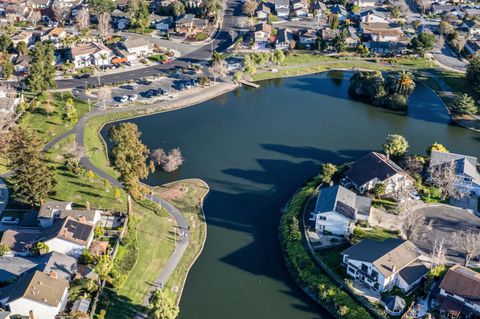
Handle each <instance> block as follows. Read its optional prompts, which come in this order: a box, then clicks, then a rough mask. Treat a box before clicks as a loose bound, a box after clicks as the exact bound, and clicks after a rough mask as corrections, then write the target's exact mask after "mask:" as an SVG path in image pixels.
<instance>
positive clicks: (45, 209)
mask: <svg viewBox="0 0 480 319" xmlns="http://www.w3.org/2000/svg"><path fill="white" fill-rule="evenodd" d="M71 205H72V203H71V202H60V201H53V200H52V201H48V202H46V203H45V204H43V205H42V206H40V210H39V211H38V217H39V218H52V214H53V213H54V211H58V210H65V209H67V208H69V207H70V206H71Z"/></svg>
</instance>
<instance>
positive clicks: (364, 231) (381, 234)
mask: <svg viewBox="0 0 480 319" xmlns="http://www.w3.org/2000/svg"><path fill="white" fill-rule="evenodd" d="M397 237H398V233H397V232H396V231H394V230H390V229H385V228H380V227H377V228H359V227H355V229H354V230H353V241H354V242H358V241H360V240H363V239H371V240H384V239H389V238H397Z"/></svg>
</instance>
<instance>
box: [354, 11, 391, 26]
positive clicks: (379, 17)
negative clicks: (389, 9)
mask: <svg viewBox="0 0 480 319" xmlns="http://www.w3.org/2000/svg"><path fill="white" fill-rule="evenodd" d="M386 15H387V13H386V12H384V11H379V10H373V9H370V10H366V11H363V12H361V13H360V22H363V23H389V22H390V21H389V20H388V19H387V17H386Z"/></svg>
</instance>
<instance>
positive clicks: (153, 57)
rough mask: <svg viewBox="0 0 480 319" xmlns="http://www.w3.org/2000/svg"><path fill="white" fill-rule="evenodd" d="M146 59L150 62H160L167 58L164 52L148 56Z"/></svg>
mask: <svg viewBox="0 0 480 319" xmlns="http://www.w3.org/2000/svg"><path fill="white" fill-rule="evenodd" d="M148 59H149V60H150V61H152V62H162V61H163V60H167V59H168V58H167V57H166V55H164V54H155V55H151V56H149V57H148Z"/></svg>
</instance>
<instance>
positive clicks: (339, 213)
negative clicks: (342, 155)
mask: <svg viewBox="0 0 480 319" xmlns="http://www.w3.org/2000/svg"><path fill="white" fill-rule="evenodd" d="M371 206H372V200H371V199H370V198H368V197H364V196H360V195H357V194H355V193H354V192H352V191H350V190H348V189H346V188H345V187H343V186H340V185H337V186H331V187H326V188H323V189H322V190H321V191H320V194H319V196H318V199H317V203H316V205H315V210H314V211H313V212H312V214H311V216H312V217H311V221H313V222H314V223H315V230H316V231H317V232H328V233H331V234H333V235H338V236H348V235H350V234H351V233H352V231H353V228H354V227H355V222H356V221H359V220H362V221H365V222H367V223H368V222H369V218H370V210H371Z"/></svg>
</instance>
